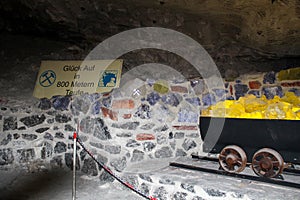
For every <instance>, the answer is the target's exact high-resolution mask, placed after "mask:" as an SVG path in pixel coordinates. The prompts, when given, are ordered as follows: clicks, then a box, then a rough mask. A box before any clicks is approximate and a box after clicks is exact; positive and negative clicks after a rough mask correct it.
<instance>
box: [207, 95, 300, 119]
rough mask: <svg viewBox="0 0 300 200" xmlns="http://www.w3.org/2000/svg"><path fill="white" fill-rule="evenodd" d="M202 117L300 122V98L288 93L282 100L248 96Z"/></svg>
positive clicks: (210, 108) (224, 104)
mask: <svg viewBox="0 0 300 200" xmlns="http://www.w3.org/2000/svg"><path fill="white" fill-rule="evenodd" d="M201 115H202V116H210V117H228V118H249V119H289V120H300V98H299V97H297V96H296V95H295V94H294V93H293V92H287V93H286V94H285V95H284V96H283V97H282V98H280V97H279V96H275V97H274V98H273V99H267V98H266V96H264V95H263V96H262V97H261V98H257V97H256V96H254V95H247V96H245V97H241V98H239V100H237V101H235V100H225V101H222V102H218V103H217V104H216V105H212V106H210V107H208V108H207V109H205V110H203V111H202V113H201Z"/></svg>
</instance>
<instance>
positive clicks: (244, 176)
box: [170, 155, 300, 189]
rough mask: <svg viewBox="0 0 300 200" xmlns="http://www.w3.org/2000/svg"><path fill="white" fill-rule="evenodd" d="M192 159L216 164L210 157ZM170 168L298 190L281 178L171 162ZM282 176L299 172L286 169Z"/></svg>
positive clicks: (194, 156) (293, 184)
mask: <svg viewBox="0 0 300 200" xmlns="http://www.w3.org/2000/svg"><path fill="white" fill-rule="evenodd" d="M192 158H194V159H199V160H205V161H210V162H218V159H217V158H211V157H200V156H197V155H192ZM170 166H172V167H177V168H183V169H188V170H194V171H201V172H207V173H213V174H218V175H224V176H230V177H236V178H241V179H247V180H251V181H258V182H264V183H270V184H275V185H281V186H286V187H292V188H297V189H300V184H299V183H295V182H289V181H285V180H283V178H282V176H280V177H278V178H272V179H271V178H264V177H259V176H254V175H248V174H239V173H231V172H226V171H224V170H222V169H212V168H207V167H201V166H195V165H192V164H184V163H178V162H171V163H170ZM284 174H289V175H295V176H300V170H297V169H292V168H287V169H285V170H284Z"/></svg>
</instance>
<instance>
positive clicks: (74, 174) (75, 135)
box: [72, 132, 77, 200]
mask: <svg viewBox="0 0 300 200" xmlns="http://www.w3.org/2000/svg"><path fill="white" fill-rule="evenodd" d="M76 141H77V133H76V132H74V134H73V187H72V200H75V199H76V146H77V142H76Z"/></svg>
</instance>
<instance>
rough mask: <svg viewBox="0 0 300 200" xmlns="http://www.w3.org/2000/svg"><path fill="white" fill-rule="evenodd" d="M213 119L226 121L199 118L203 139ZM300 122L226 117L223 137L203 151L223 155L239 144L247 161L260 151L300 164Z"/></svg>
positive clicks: (205, 147) (204, 145) (205, 146)
mask: <svg viewBox="0 0 300 200" xmlns="http://www.w3.org/2000/svg"><path fill="white" fill-rule="evenodd" d="M211 120H219V121H220V122H221V121H223V120H224V118H216V117H214V118H211V117H201V118H200V131H201V138H202V140H204V138H205V136H206V134H207V132H208V128H209V124H210V121H211ZM299 130H300V121H297V120H273V119H272V120H267V119H240V118H225V123H224V127H223V129H222V132H221V135H220V137H219V139H218V141H217V143H216V144H215V145H214V147H213V148H212V149H208V148H207V146H208V145H207V144H206V142H204V144H203V151H204V152H207V153H208V152H209V153H216V154H217V153H220V152H221V150H222V149H223V148H224V147H225V146H227V145H237V146H240V147H241V148H243V149H244V151H245V152H246V155H247V160H248V161H249V162H251V158H252V156H253V154H254V153H255V152H256V151H257V150H259V149H261V148H271V149H274V150H276V151H278V152H279V153H280V154H281V156H282V157H283V159H284V161H285V162H290V163H294V164H300V131H299Z"/></svg>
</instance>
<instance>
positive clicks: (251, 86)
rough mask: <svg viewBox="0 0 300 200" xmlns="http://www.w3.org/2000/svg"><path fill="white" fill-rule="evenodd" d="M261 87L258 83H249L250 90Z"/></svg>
mask: <svg viewBox="0 0 300 200" xmlns="http://www.w3.org/2000/svg"><path fill="white" fill-rule="evenodd" d="M260 87H261V83H260V82H259V81H250V82H249V88H250V89H259V88H260Z"/></svg>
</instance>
